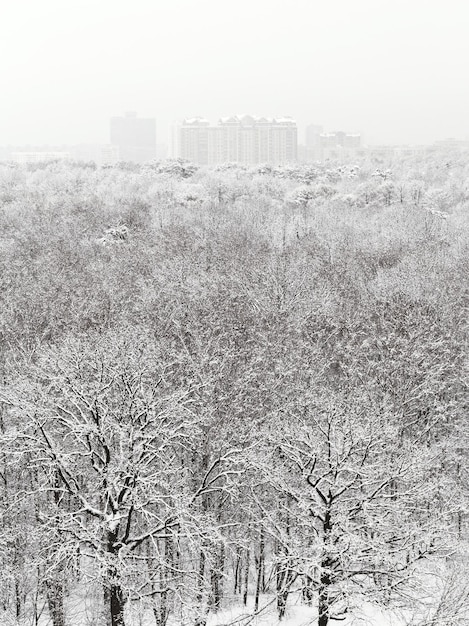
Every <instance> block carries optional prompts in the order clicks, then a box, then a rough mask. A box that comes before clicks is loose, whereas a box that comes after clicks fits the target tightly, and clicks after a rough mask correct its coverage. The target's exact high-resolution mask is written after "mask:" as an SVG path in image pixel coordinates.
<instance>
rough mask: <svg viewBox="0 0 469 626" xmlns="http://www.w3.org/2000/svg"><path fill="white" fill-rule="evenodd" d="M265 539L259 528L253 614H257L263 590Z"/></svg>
mask: <svg viewBox="0 0 469 626" xmlns="http://www.w3.org/2000/svg"><path fill="white" fill-rule="evenodd" d="M264 553H265V539H264V529H263V528H262V527H261V532H260V538H259V557H258V559H257V581H256V596H255V599H254V612H255V613H257V611H258V610H259V596H260V593H261V590H262V591H263V590H264V579H265V567H264V564H265V554H264Z"/></svg>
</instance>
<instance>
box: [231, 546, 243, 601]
mask: <svg viewBox="0 0 469 626" xmlns="http://www.w3.org/2000/svg"><path fill="white" fill-rule="evenodd" d="M233 591H234V594H235V595H236V594H237V593H241V546H236V561H235V571H234V590H233Z"/></svg>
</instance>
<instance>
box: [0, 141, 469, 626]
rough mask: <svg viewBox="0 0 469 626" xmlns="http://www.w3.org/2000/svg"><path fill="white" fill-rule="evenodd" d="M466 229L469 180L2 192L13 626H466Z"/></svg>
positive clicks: (372, 178) (5, 471)
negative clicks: (280, 625)
mask: <svg viewBox="0 0 469 626" xmlns="http://www.w3.org/2000/svg"><path fill="white" fill-rule="evenodd" d="M468 209H469V156H468V155H467V154H456V153H455V154H439V155H438V154H436V155H427V156H421V157H402V158H400V159H396V160H394V161H392V162H389V163H387V162H386V163H382V162H377V161H374V162H373V161H367V160H364V161H362V162H350V163H345V164H344V163H342V164H334V163H325V164H312V165H308V166H306V165H305V166H297V167H290V168H286V167H284V168H277V169H276V168H271V167H268V166H266V167H259V168H247V167H242V166H236V165H232V166H229V165H227V166H224V167H219V168H216V169H197V168H196V167H195V166H191V165H190V164H187V163H184V162H181V161H164V162H157V163H151V164H148V165H145V166H137V165H132V164H120V165H117V166H114V167H102V168H96V167H95V166H94V165H92V164H83V163H82V164H80V163H76V164H74V163H51V164H36V165H34V166H33V165H31V166H27V165H13V164H8V163H3V164H1V165H0V285H1V288H0V303H1V306H0V376H1V379H0V430H1V432H0V437H1V447H0V452H1V456H0V522H1V523H0V623H1V624H2V625H3V624H5V625H9V624H12V625H13V624H15V625H16V624H18V625H22V626H26V625H31V626H45V625H46V624H50V625H51V626H65V625H66V626H137V625H138V626H141V625H145V626H150V625H154V626H165V625H166V624H167V625H168V626H176V625H177V626H204V625H206V624H207V626H215V625H217V624H224V625H225V624H236V626H248V625H251V624H252V625H256V624H265V625H272V624H277V620H279V621H280V622H281V623H283V622H285V623H293V621H294V618H295V615H298V616H299V617H298V620H297V621H296V623H297V624H314V625H316V626H332V625H333V624H337V623H343V624H347V625H348V624H354V623H355V624H358V623H365V622H364V621H360V620H365V619H366V615H372V616H375V617H374V618H371V617H369V619H370V620H371V622H370V623H372V624H373V626H375V624H376V625H377V624H381V623H386V624H388V623H389V624H394V625H399V626H400V625H401V624H402V625H404V624H407V625H412V626H454V625H462V624H468V623H469V573H468V563H469V562H468V559H467V555H466V546H467V539H468V530H469V529H468V524H467V511H468V498H469V493H468V486H467V485H468V475H467V474H468V461H467V451H468V447H469V429H468V423H467V411H468V399H469V396H468V383H469V378H468V333H467V319H468V302H469V290H468V286H469V285H468V275H469V238H468V225H469V213H468ZM366 611H368V613H366ZM339 618H340V619H343V620H344V621H342V622H337V621H336V619H339ZM373 620H374V621H373ZM379 620H381V621H379ZM383 620H384V621H383ZM385 620H388V621H385ZM389 620H390V621H389Z"/></svg>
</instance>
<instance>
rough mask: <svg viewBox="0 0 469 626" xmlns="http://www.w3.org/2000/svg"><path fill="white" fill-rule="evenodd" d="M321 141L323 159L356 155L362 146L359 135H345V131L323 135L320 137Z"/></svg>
mask: <svg viewBox="0 0 469 626" xmlns="http://www.w3.org/2000/svg"><path fill="white" fill-rule="evenodd" d="M319 141H320V148H321V157H322V158H323V159H328V158H333V159H336V158H342V157H344V156H347V155H354V154H356V152H357V151H359V150H360V148H361V145H362V138H361V135H360V134H359V133H344V132H343V131H337V132H334V133H322V134H321V135H319Z"/></svg>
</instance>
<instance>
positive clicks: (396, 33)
mask: <svg viewBox="0 0 469 626" xmlns="http://www.w3.org/2000/svg"><path fill="white" fill-rule="evenodd" d="M468 32H469V4H468V3H467V2H466V1H465V0H389V1H384V0H319V1H318V0H237V1H234V0H233V1H230V2H228V1H225V0H132V1H127V0H0V78H1V88H0V89H1V90H0V145H7V144H14V145H22V144H28V143H30V144H45V143H50V144H54V143H60V144H62V143H65V144H67V143H70V144H74V143H88V142H98V143H106V142H108V141H109V118H110V117H111V116H112V115H120V114H122V113H123V112H124V111H128V110H134V111H137V112H138V113H139V115H141V116H147V117H156V120H157V127H158V135H159V137H158V141H159V142H161V143H166V142H167V137H168V127H169V125H170V124H171V122H172V121H173V120H174V119H178V118H183V117H192V116H195V115H202V116H205V117H207V118H209V119H211V120H213V121H214V122H216V120H217V119H218V118H219V117H221V116H224V115H231V114H241V113H253V114H256V115H266V116H268V115H274V116H275V115H291V116H293V117H295V118H296V119H297V121H298V124H299V127H300V140H302V139H303V137H302V130H303V128H304V127H305V125H306V124H308V123H315V124H321V125H323V126H324V128H325V130H331V131H332V130H346V131H354V132H357V131H358V132H362V133H363V134H364V137H365V141H366V142H367V143H425V142H432V141H434V140H436V139H443V138H445V137H450V136H454V137H458V138H468V137H469V78H468V65H469V36H468Z"/></svg>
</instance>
